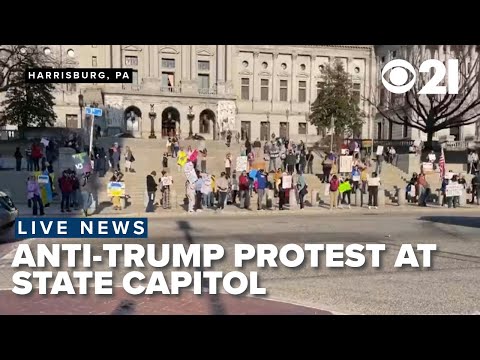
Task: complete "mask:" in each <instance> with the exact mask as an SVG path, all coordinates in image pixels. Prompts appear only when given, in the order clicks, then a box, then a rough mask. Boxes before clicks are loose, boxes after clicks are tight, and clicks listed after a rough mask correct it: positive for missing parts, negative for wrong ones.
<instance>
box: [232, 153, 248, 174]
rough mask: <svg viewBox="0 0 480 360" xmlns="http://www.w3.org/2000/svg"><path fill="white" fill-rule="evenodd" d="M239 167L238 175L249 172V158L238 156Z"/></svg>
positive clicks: (237, 168) (237, 167)
mask: <svg viewBox="0 0 480 360" xmlns="http://www.w3.org/2000/svg"><path fill="white" fill-rule="evenodd" d="M236 164H237V166H236V168H235V169H236V170H237V173H241V172H242V171H247V168H248V156H237V163H236Z"/></svg>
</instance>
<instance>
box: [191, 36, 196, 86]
mask: <svg viewBox="0 0 480 360" xmlns="http://www.w3.org/2000/svg"><path fill="white" fill-rule="evenodd" d="M190 80H192V81H193V80H197V45H190Z"/></svg>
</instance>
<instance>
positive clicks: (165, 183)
mask: <svg viewBox="0 0 480 360" xmlns="http://www.w3.org/2000/svg"><path fill="white" fill-rule="evenodd" d="M172 184H173V179H172V177H171V176H164V177H162V185H163V186H170V185H172Z"/></svg>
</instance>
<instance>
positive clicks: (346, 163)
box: [340, 155, 353, 173]
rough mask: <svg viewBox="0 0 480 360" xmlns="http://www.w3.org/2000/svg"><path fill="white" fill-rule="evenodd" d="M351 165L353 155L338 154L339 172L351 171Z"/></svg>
mask: <svg viewBox="0 0 480 360" xmlns="http://www.w3.org/2000/svg"><path fill="white" fill-rule="evenodd" d="M352 166H353V156H345V155H343V156H340V172H341V173H351V172H352Z"/></svg>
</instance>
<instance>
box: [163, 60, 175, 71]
mask: <svg viewBox="0 0 480 360" xmlns="http://www.w3.org/2000/svg"><path fill="white" fill-rule="evenodd" d="M162 67H163V68H167V69H175V59H162Z"/></svg>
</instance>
